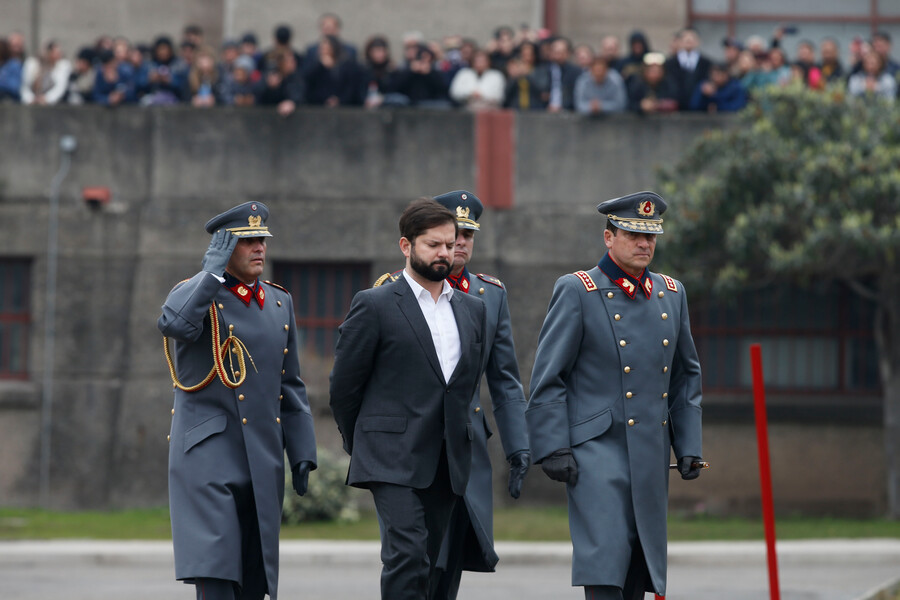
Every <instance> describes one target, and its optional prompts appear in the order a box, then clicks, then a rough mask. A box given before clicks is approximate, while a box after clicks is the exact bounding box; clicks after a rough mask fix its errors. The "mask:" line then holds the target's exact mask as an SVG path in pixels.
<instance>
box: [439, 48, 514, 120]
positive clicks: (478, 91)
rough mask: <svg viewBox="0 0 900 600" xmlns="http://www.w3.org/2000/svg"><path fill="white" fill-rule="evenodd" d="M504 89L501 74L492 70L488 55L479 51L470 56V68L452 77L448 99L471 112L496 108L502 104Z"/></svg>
mask: <svg viewBox="0 0 900 600" xmlns="http://www.w3.org/2000/svg"><path fill="white" fill-rule="evenodd" d="M505 87H506V80H505V79H504V77H503V74H502V73H501V72H500V71H497V70H495V69H492V68H491V59H490V56H489V55H488V53H487V52H485V51H484V50H479V51H477V52H475V54H474V55H473V56H472V66H471V67H466V68H463V69H460V70H459V72H457V73H456V75H455V76H454V77H453V81H452V82H451V83H450V97H451V98H453V100H454V101H455V102H458V103H459V104H461V105H463V106H465V107H466V108H469V109H471V110H479V109H484V108H497V107H499V106H500V105H501V104H502V103H503V94H504V90H505Z"/></svg>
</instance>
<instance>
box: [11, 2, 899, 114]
mask: <svg viewBox="0 0 900 600" xmlns="http://www.w3.org/2000/svg"><path fill="white" fill-rule="evenodd" d="M318 28H319V31H318V35H317V38H316V39H317V41H316V42H314V43H312V44H310V45H308V46H307V47H306V48H300V47H298V46H297V45H296V44H295V41H294V35H293V31H292V29H291V27H290V26H288V25H279V26H278V27H276V28H275V29H274V31H273V35H272V41H271V44H270V45H269V46H267V47H265V48H261V46H260V45H259V43H258V41H257V38H256V36H255V35H254V34H253V33H246V34H244V35H243V36H242V37H241V38H240V39H239V40H227V41H226V42H225V43H224V44H223V45H222V46H221V48H219V49H218V50H216V49H214V48H212V47H211V46H210V45H209V44H207V42H206V41H205V39H204V35H203V31H202V29H201V28H200V27H198V26H196V25H188V26H187V27H185V28H184V30H183V31H182V36H181V40H180V42H179V43H177V44H176V43H175V42H174V41H173V40H172V38H171V37H168V36H166V35H161V36H159V37H157V38H156V39H155V40H153V42H152V43H151V44H140V43H138V44H135V43H132V42H131V41H130V40H128V39H125V38H124V37H110V36H101V37H100V38H98V39H97V40H96V41H95V43H94V44H93V45H91V46H85V47H83V48H81V49H79V50H78V52H77V53H76V54H75V55H74V57H73V59H72V60H71V61H70V60H69V59H67V58H66V57H65V53H64V51H63V49H62V48H60V46H59V44H58V43H57V42H55V41H49V42H47V43H46V44H45V45H44V46H43V47H42V48H41V52H40V55H39V56H26V50H25V38H24V36H23V35H22V34H21V33H20V32H13V33H10V34H9V35H7V36H6V37H5V38H0V102H2V101H7V102H21V103H23V104H56V103H69V104H91V103H92V104H100V105H105V106H117V105H122V104H139V105H143V106H150V105H168V104H191V105H193V106H197V107H210V106H221V105H234V106H251V105H263V106H273V107H275V108H276V110H277V111H278V113H279V114H282V115H288V114H290V113H292V112H293V111H294V110H295V109H296V107H297V106H300V105H304V104H306V105H318V106H328V107H335V106H365V107H368V108H375V107H379V106H416V107H428V108H454V107H462V108H465V109H469V110H481V109H485V108H510V109H515V110H539V111H548V112H562V111H575V112H578V113H582V114H586V115H598V114H605V113H616V112H622V111H633V112H636V113H655V112H670V111H704V112H716V111H735V110H740V109H741V108H743V107H744V106H745V105H746V104H747V103H748V102H749V101H750V100H751V98H752V94H753V92H754V91H756V90H758V89H760V88H764V87H768V86H786V85H792V84H793V85H804V86H808V87H809V88H812V89H825V87H827V86H843V87H844V88H845V89H846V92H847V93H848V94H849V95H851V96H860V97H873V98H884V99H886V100H890V101H893V100H894V98H896V96H897V95H898V72H900V65H898V64H897V63H896V62H895V61H894V60H893V59H892V58H891V38H890V35H889V34H887V33H885V32H878V33H876V34H875V35H874V36H872V39H871V40H870V41H868V42H867V41H863V40H862V39H860V38H856V39H854V41H853V42H852V43H851V45H850V47H849V48H848V50H849V57H848V58H849V60H848V61H847V63H846V66H845V63H843V62H842V60H841V53H840V47H839V44H838V42H837V41H836V40H835V39H832V38H826V39H824V40H822V41H821V42H820V44H819V48H818V56H817V52H816V46H815V44H814V43H813V42H812V41H808V40H804V41H801V42H799V43H798V44H797V49H796V51H795V53H794V54H795V55H794V56H793V57H792V58H789V57H788V56H787V53H786V52H785V48H784V44H783V37H784V35H785V34H788V33H795V32H793V31H790V30H789V29H787V28H778V29H776V30H775V33H774V35H773V36H772V38H771V39H769V40H766V39H764V38H763V37H760V36H751V37H750V38H748V39H747V40H746V41H744V42H741V41H739V40H735V39H731V38H726V39H724V40H723V41H722V53H721V56H719V57H716V58H715V59H713V58H710V57H708V56H705V55H704V54H703V53H701V52H700V50H699V49H700V46H701V40H700V37H699V35H698V34H697V32H696V31H695V30H693V29H690V28H687V29H683V30H681V31H679V32H678V33H677V34H676V35H675V36H674V37H673V39H672V41H671V44H670V47H669V48H668V49H667V50H668V51H667V52H666V53H662V52H658V51H657V52H654V51H652V50H651V48H650V43H649V42H648V40H647V37H646V36H645V35H644V34H643V33H641V32H640V31H635V32H634V33H632V34H631V35H630V36H629V38H628V41H627V44H626V51H625V52H622V44H621V41H620V40H619V39H618V38H617V37H615V36H606V37H604V38H603V39H602V40H600V44H599V46H598V48H597V49H595V48H594V47H593V46H591V45H589V44H580V45H578V46H576V47H573V46H572V44H571V42H570V41H569V40H567V39H566V38H564V37H560V36H554V35H552V34H550V33H549V32H547V31H544V30H541V31H535V30H530V29H528V28H524V27H523V28H520V29H519V30H514V29H513V28H510V27H499V28H497V29H496V31H495V32H494V35H493V37H492V39H491V40H489V41H488V42H487V43H485V44H483V45H482V44H479V43H478V42H477V41H476V40H473V39H471V38H467V37H464V36H460V35H449V36H446V37H444V38H443V39H442V40H441V41H429V40H426V39H425V38H424V36H422V34H421V33H418V32H408V33H407V34H405V35H404V36H403V46H402V48H401V50H400V55H399V57H396V58H395V57H394V56H393V55H392V52H391V48H390V44H389V43H388V40H387V38H386V37H385V36H381V35H375V36H372V37H371V38H370V39H369V40H368V41H367V42H366V44H365V46H364V47H363V49H362V53H358V52H357V48H356V47H355V46H354V45H352V44H350V43H348V42H347V41H346V40H344V39H342V38H341V20H340V18H339V17H338V16H337V15H334V14H324V15H322V16H321V17H320V19H319V22H318Z"/></svg>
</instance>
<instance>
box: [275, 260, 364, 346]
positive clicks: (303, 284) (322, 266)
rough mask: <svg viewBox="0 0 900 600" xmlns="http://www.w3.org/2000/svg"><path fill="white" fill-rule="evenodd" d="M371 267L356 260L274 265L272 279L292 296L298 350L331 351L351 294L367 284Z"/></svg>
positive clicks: (351, 296)
mask: <svg viewBox="0 0 900 600" xmlns="http://www.w3.org/2000/svg"><path fill="white" fill-rule="evenodd" d="M370 272H371V268H370V266H369V265H368V264H360V263H292V262H281V263H276V264H275V265H274V278H275V279H274V280H275V282H276V283H278V284H279V285H281V286H284V287H285V288H286V289H287V290H288V291H289V292H290V293H291V296H292V297H293V299H294V316H295V318H296V320H297V332H298V335H299V338H300V351H301V352H309V353H312V354H315V355H317V356H322V357H330V356H332V355H333V354H334V345H335V343H336V342H337V335H338V326H339V325H340V324H341V323H342V322H343V321H344V317H346V316H347V311H348V310H350V301H351V300H352V299H353V295H354V294H356V292H358V291H359V290H361V289H364V288H367V287H369V286H370V285H371V277H370Z"/></svg>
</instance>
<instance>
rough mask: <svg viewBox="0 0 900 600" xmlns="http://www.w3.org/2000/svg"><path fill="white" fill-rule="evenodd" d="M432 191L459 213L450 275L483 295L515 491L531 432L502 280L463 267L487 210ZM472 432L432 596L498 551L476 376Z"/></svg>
mask: <svg viewBox="0 0 900 600" xmlns="http://www.w3.org/2000/svg"><path fill="white" fill-rule="evenodd" d="M434 199H435V200H436V201H437V202H439V203H440V204H443V205H444V206H446V207H447V208H448V209H450V211H451V212H453V213H454V214H455V215H456V224H457V225H458V226H459V232H458V234H457V236H456V246H455V247H454V249H453V264H452V267H451V270H450V274H449V275H448V276H447V281H448V282H449V283H450V285H451V286H452V287H453V288H454V290H457V291H459V292H461V293H463V294H469V295H471V296H475V297H476V298H479V299H481V300H482V301H483V302H484V303H485V305H486V308H487V324H486V336H485V340H486V344H485V358H486V362H485V364H484V365H483V366H482V371H483V372H484V373H485V375H486V376H487V382H488V388H489V389H490V392H491V405H492V408H493V413H494V419H495V421H496V422H497V427H498V429H499V430H500V441H501V442H502V444H503V450H504V453H505V454H506V459H507V461H508V462H509V465H510V470H509V485H508V489H509V494H510V495H511V496H512V497H513V498H518V497H519V493H520V492H521V490H522V482H523V481H524V479H525V474H526V473H527V472H528V467H529V466H530V465H531V453H530V452H529V449H528V432H527V428H526V425H525V395H524V393H523V392H522V382H521V380H520V378H519V365H518V362H517V360H516V349H515V345H514V344H513V337H512V325H511V324H510V318H509V305H508V304H507V300H506V288H505V287H504V286H503V283H501V282H500V280H499V279H497V278H496V277H492V276H491V275H485V274H483V273H478V274H477V275H475V274H472V273H470V272H469V270H468V269H467V268H466V265H467V264H468V262H469V260H470V259H471V258H472V251H473V249H474V246H475V232H476V231H479V230H480V229H481V224H479V223H478V218H479V217H480V216H481V214H482V212H483V211H484V206H483V205H482V203H481V200H479V198H478V197H477V196H476V195H475V194H473V193H472V192H468V191H465V190H457V191H453V192H447V193H446V194H441V195H440V196H435V197H434ZM400 273H401V272H399V271H398V272H397V273H394V274H387V273H386V274H384V275H382V276H381V277H380V278H379V279H378V281H376V282H375V285H376V286H378V285H381V284H382V283H384V282H389V281H392V280H394V279H396V277H398V276H399V275H400ZM469 417H470V418H471V419H472V424H473V426H474V432H475V437H474V439H473V440H472V472H471V474H470V475H469V485H468V486H467V487H466V493H465V496H464V502H462V503H458V504H457V505H456V507H455V508H454V510H453V515H452V517H451V521H450V527H449V528H448V530H447V536H446V537H445V538H444V544H443V546H442V548H441V556H440V558H439V559H438V565H439V566H440V567H441V568H440V573H439V577H438V578H436V579H435V580H434V584H435V585H434V588H433V589H432V594H431V598H432V600H444V599H453V598H456V595H457V592H458V591H459V583H460V579H461V576H462V571H463V570H464V569H465V570H467V571H481V572H492V571H494V567H495V566H496V565H497V561H498V556H497V553H496V552H495V551H494V509H493V506H494V505H493V481H492V474H491V457H490V454H489V453H488V445H487V441H488V438H489V437H491V435H493V432H492V431H491V428H490V425H489V424H488V421H487V418H486V417H485V411H484V410H482V406H481V384H480V382H479V386H478V389H477V390H476V391H475V395H474V396H473V397H472V402H471V403H470V404H469Z"/></svg>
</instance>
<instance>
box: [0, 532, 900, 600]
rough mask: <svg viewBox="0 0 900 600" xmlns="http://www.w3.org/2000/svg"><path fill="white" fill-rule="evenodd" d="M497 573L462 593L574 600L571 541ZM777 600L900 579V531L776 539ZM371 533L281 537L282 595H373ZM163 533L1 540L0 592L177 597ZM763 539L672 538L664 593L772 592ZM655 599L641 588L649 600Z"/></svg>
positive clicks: (23, 599) (829, 595) (30, 597)
mask: <svg viewBox="0 0 900 600" xmlns="http://www.w3.org/2000/svg"><path fill="white" fill-rule="evenodd" d="M497 551H498V553H499V554H500V557H501V562H500V564H499V565H498V566H497V572H496V573H490V574H484V573H464V574H463V580H462V585H461V587H460V593H459V598H460V600H488V599H490V600H497V599H505V598H513V599H516V600H537V599H541V600H544V599H548V598H549V599H554V600H555V599H561V600H580V599H581V598H583V597H584V596H583V593H582V592H581V589H580V588H572V587H571V585H570V583H571V581H570V571H569V567H570V560H571V547H570V545H569V544H568V543H517V542H499V543H498V544H497ZM777 553H778V559H779V580H780V590H781V598H782V599H783V600H863V599H866V600H868V598H869V597H870V596H871V595H872V593H873V592H874V591H875V590H877V589H878V588H881V587H884V586H885V585H887V584H888V583H890V582H892V581H895V580H897V579H898V578H900V540H827V541H786V542H780V543H779V544H778V548H777ZM380 570H381V567H380V560H379V545H378V543H377V542H333V541H283V542H282V544H281V577H280V583H279V598H281V599H283V600H292V599H302V600H345V599H346V600H350V599H353V600H359V599H369V598H371V599H377V598H378V597H379V591H378V590H379V588H378V578H379V573H380ZM173 577H174V569H173V561H172V546H171V542H143V541H140V542H139V541H134V542H109V541H47V542H44V541H22V542H0V598H2V599H16V600H50V599H54V598H65V599H67V600H113V599H116V600H119V599H120V598H128V599H129V600H151V599H152V600H159V599H160V598H172V599H179V598H183V599H185V600H188V599H192V598H193V597H194V594H193V588H192V587H191V588H188V587H186V586H185V585H184V584H181V583H178V582H176V581H174V579H173ZM768 585H769V584H768V575H767V570H766V553H765V545H764V544H763V543H762V542H676V543H671V544H669V573H668V594H667V596H666V598H667V600H723V599H727V600H765V599H767V598H769V597H770V596H769V588H768ZM651 597H652V596H651V595H650V594H647V599H648V600H649V599H650V598H651Z"/></svg>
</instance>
